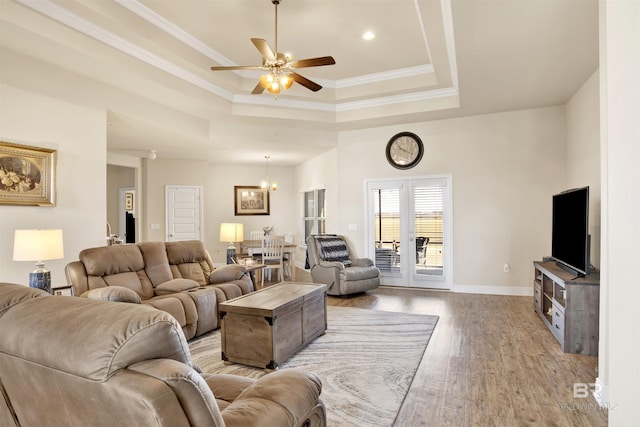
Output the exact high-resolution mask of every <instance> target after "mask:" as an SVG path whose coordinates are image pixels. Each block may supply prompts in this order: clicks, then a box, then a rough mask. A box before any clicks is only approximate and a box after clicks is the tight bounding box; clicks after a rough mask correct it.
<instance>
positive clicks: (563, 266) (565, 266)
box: [556, 261, 585, 279]
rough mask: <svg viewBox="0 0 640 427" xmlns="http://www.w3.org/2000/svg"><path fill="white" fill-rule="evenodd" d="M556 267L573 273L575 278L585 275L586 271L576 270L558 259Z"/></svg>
mask: <svg viewBox="0 0 640 427" xmlns="http://www.w3.org/2000/svg"><path fill="white" fill-rule="evenodd" d="M556 267H558V268H561V269H563V270H564V271H566V272H567V273H570V274H573V275H574V276H575V277H574V279H579V278H581V277H585V275H584V273H580V272H579V271H578V270H574V269H573V268H571V267H569V266H568V265H565V264H563V263H561V262H560V261H556Z"/></svg>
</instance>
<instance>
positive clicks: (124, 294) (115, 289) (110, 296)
mask: <svg viewBox="0 0 640 427" xmlns="http://www.w3.org/2000/svg"><path fill="white" fill-rule="evenodd" d="M80 296H81V297H83V298H88V299H93V300H99V301H114V302H130V303H134V304H140V303H141V302H142V300H141V299H140V295H138V294H137V293H136V292H135V291H134V290H131V289H129V288H125V287H123V286H105V287H104V288H96V289H90V290H88V291H87V292H84V293H83V294H82V295H80Z"/></svg>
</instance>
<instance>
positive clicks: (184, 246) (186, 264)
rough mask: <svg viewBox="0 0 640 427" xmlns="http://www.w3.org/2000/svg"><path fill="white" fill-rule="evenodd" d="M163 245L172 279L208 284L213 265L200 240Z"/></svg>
mask: <svg viewBox="0 0 640 427" xmlns="http://www.w3.org/2000/svg"><path fill="white" fill-rule="evenodd" d="M165 245H166V248H167V249H166V250H167V258H168V259H169V264H170V267H171V274H172V275H173V277H174V278H183V279H191V280H195V281H196V282H198V283H199V284H200V285H206V284H207V283H208V278H209V275H210V274H211V272H212V271H213V264H212V262H211V257H210V256H209V253H208V252H207V251H206V249H205V248H204V244H203V243H202V242H201V241H200V240H186V241H180V242H166V243H165Z"/></svg>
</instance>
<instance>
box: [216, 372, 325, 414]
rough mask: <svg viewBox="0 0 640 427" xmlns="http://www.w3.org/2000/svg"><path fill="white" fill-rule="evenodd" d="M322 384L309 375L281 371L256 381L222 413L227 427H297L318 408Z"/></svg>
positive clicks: (315, 377) (316, 378)
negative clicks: (270, 426) (266, 422)
mask: <svg viewBox="0 0 640 427" xmlns="http://www.w3.org/2000/svg"><path fill="white" fill-rule="evenodd" d="M321 391H322V383H321V381H320V379H319V378H318V377H317V376H316V375H315V374H314V373H312V372H308V371H304V370H301V369H295V368H291V369H283V370H282V371H276V372H272V373H270V374H268V375H265V376H263V377H261V378H260V379H258V380H257V381H256V382H255V383H254V384H253V385H251V386H249V387H248V388H247V389H246V390H245V391H243V392H242V393H241V394H240V395H239V396H238V398H237V399H236V400H234V402H233V403H232V404H231V405H229V406H227V407H226V408H225V409H224V410H223V411H222V418H223V419H224V422H225V425H226V426H227V427H258V426H263V425H264V421H265V420H269V425H273V426H276V425H277V426H291V427H293V426H297V425H302V422H303V421H304V420H305V418H307V417H308V416H309V412H310V411H311V410H312V409H313V408H315V407H316V406H318V405H319V404H320V392H321Z"/></svg>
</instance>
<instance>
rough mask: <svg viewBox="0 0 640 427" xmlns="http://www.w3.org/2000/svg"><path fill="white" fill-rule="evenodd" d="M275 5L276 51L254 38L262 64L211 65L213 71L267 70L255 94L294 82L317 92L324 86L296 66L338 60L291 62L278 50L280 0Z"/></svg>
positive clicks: (273, 92) (284, 87) (280, 87)
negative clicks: (299, 72)
mask: <svg viewBox="0 0 640 427" xmlns="http://www.w3.org/2000/svg"><path fill="white" fill-rule="evenodd" d="M271 3H273V4H274V5H275V15H276V19H275V21H276V23H275V24H276V25H275V33H276V34H275V43H276V44H275V47H276V49H275V51H273V50H271V48H270V47H269V44H268V43H267V42H266V40H264V39H257V38H252V39H251V41H252V42H253V44H254V46H255V47H256V49H258V51H259V52H260V54H261V55H262V58H263V59H262V65H261V66H251V65H236V66H229V67H211V70H212V71H224V70H260V71H266V73H265V74H263V75H262V76H260V80H259V82H258V84H257V85H256V87H255V88H254V89H253V91H251V93H252V94H254V95H259V94H261V93H262V92H264V90H265V89H266V90H267V91H268V92H269V93H272V94H274V95H277V94H279V93H280V91H281V89H284V90H289V88H291V86H292V85H293V83H294V82H297V83H298V84H300V85H302V86H304V87H306V88H307V89H309V90H311V91H313V92H317V91H319V90H320V89H322V86H320V85H319V84H317V83H315V82H312V81H311V80H309V79H307V78H306V77H303V76H301V75H300V74H298V73H296V72H295V69H296V68H309V67H319V66H323V65H333V64H335V63H336V61H335V60H334V59H333V58H332V57H331V56H322V57H318V58H308V59H300V60H298V61H292V62H289V59H290V58H288V57H287V56H286V55H284V54H283V53H280V52H278V5H279V4H280V0H271Z"/></svg>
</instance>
